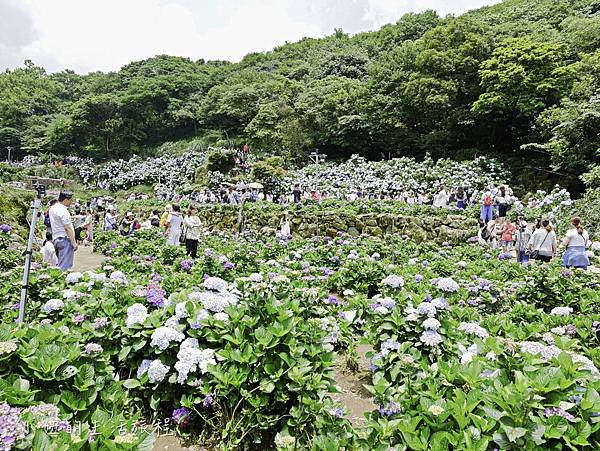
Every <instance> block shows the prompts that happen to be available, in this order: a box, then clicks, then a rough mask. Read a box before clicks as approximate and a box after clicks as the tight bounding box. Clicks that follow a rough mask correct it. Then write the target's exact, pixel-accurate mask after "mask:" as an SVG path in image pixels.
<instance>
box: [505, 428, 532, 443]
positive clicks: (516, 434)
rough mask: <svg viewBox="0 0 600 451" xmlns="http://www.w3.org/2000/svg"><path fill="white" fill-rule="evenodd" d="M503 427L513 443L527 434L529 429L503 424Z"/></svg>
mask: <svg viewBox="0 0 600 451" xmlns="http://www.w3.org/2000/svg"><path fill="white" fill-rule="evenodd" d="M502 429H504V432H505V433H506V436H507V437H508V439H509V440H510V441H511V442H512V443H515V441H516V440H517V439H518V438H521V437H524V436H525V434H527V429H525V428H519V427H512V426H507V425H505V424H503V425H502Z"/></svg>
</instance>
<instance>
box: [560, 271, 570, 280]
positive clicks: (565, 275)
mask: <svg viewBox="0 0 600 451" xmlns="http://www.w3.org/2000/svg"><path fill="white" fill-rule="evenodd" d="M560 275H561V276H563V277H564V278H565V279H570V278H571V277H573V271H571V270H570V269H563V270H562V271H561V273H560Z"/></svg>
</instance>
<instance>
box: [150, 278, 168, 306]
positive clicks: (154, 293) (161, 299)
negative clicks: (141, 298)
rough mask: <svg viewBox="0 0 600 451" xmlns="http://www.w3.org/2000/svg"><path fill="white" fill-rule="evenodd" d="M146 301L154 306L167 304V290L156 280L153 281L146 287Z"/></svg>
mask: <svg viewBox="0 0 600 451" xmlns="http://www.w3.org/2000/svg"><path fill="white" fill-rule="evenodd" d="M146 301H147V302H148V304H150V305H153V306H154V307H163V306H164V305H165V301H166V298H165V290H164V289H163V288H162V287H161V286H160V285H159V284H158V283H157V282H154V281H151V282H150V283H149V284H148V286H147V287H146Z"/></svg>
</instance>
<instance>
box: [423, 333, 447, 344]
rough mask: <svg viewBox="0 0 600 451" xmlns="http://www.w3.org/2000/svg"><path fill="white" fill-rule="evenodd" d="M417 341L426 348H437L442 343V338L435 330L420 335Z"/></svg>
mask: <svg viewBox="0 0 600 451" xmlns="http://www.w3.org/2000/svg"><path fill="white" fill-rule="evenodd" d="M419 340H420V341H421V342H422V343H424V344H425V345H427V346H437V345H439V344H440V343H441V342H442V341H443V338H442V336H441V335H440V334H439V333H437V332H436V331H435V330H426V331H424V332H423V333H422V334H421V337H420V338H419Z"/></svg>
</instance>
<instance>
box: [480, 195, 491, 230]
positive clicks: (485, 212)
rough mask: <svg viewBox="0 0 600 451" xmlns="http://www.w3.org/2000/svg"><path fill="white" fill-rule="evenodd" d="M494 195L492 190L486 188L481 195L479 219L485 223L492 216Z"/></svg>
mask: <svg viewBox="0 0 600 451" xmlns="http://www.w3.org/2000/svg"><path fill="white" fill-rule="evenodd" d="M493 204H494V196H493V195H492V190H491V189H488V190H487V191H486V192H485V193H483V196H482V197H481V214H480V219H481V220H482V221H483V222H484V223H485V224H487V223H488V222H490V221H491V220H492V217H493Z"/></svg>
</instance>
